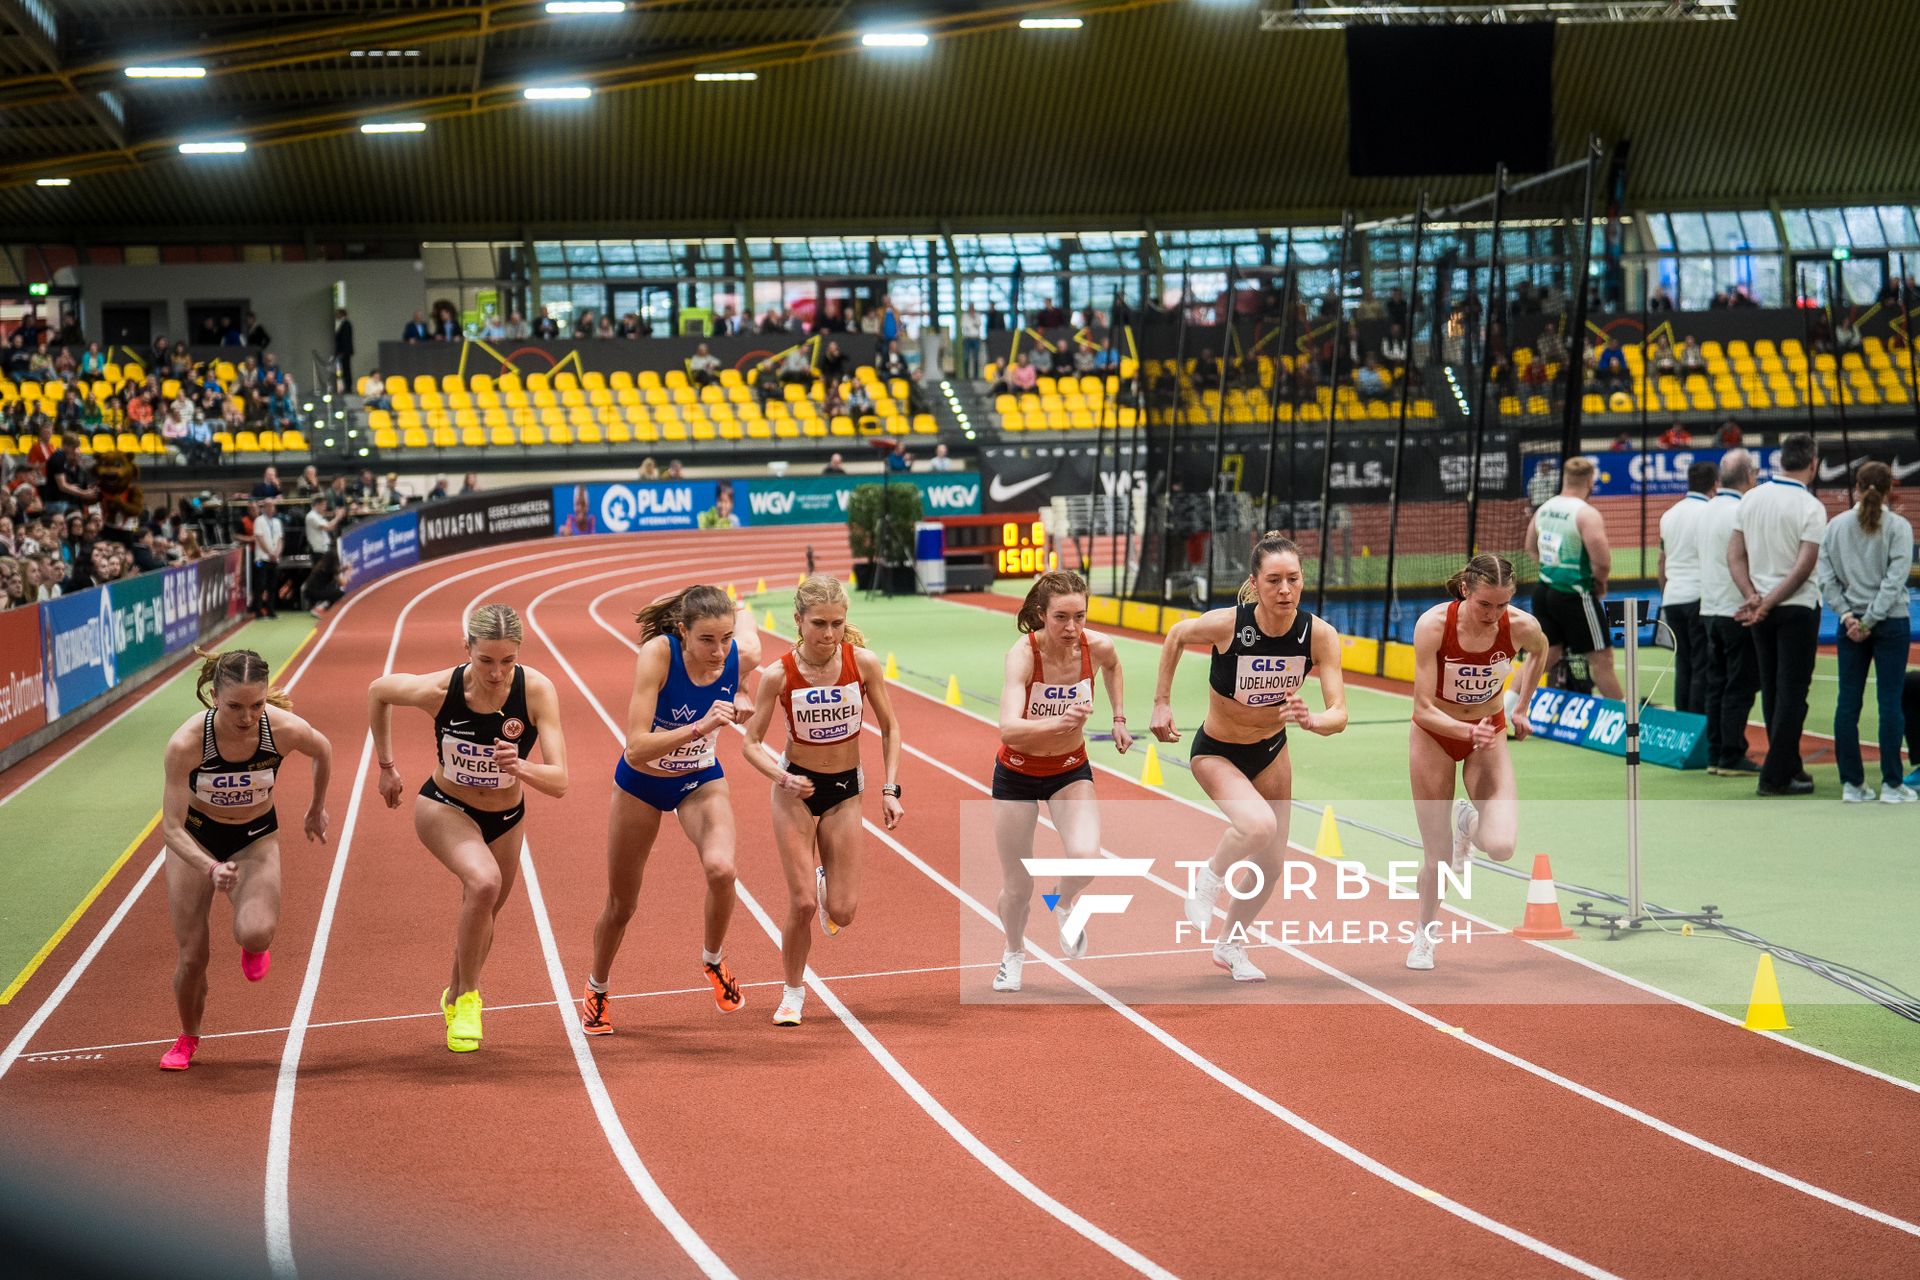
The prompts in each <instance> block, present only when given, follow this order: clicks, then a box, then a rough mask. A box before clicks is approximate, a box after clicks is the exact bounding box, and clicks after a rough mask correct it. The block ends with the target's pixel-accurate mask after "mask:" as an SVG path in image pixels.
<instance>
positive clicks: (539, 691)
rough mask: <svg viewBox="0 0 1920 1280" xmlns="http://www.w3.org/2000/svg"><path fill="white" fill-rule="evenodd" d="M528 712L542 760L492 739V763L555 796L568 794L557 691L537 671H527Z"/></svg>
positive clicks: (542, 792)
mask: <svg viewBox="0 0 1920 1280" xmlns="http://www.w3.org/2000/svg"><path fill="white" fill-rule="evenodd" d="M527 715H528V716H529V717H530V718H531V719H532V720H533V723H534V727H535V728H537V729H539V730H540V740H539V741H538V742H535V743H534V744H533V745H534V749H535V750H537V751H538V752H539V753H540V760H541V763H539V764H532V763H530V762H528V761H527V760H524V759H522V758H521V755H520V749H519V748H518V747H517V746H516V745H515V744H513V743H511V742H508V741H506V740H505V739H495V740H494V744H493V760H494V764H495V765H496V766H498V768H499V770H500V772H501V773H503V774H506V775H507V776H508V777H510V778H518V779H520V781H522V782H524V783H526V784H527V785H528V786H530V787H532V788H533V789H534V790H535V791H538V792H540V793H541V794H542V795H548V796H552V797H553V798H554V799H555V800H558V799H560V798H561V797H562V796H564V795H566V794H567V736H566V734H565V733H564V732H563V731H562V730H561V727H560V695H559V694H558V693H557V692H556V691H555V690H554V687H553V681H551V680H549V679H547V677H546V676H544V675H542V674H541V673H540V672H538V671H529V672H527Z"/></svg>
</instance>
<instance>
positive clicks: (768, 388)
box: [753, 360, 783, 411]
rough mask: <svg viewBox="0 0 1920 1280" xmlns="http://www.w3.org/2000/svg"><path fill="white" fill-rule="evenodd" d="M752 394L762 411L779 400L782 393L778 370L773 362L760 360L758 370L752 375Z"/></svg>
mask: <svg viewBox="0 0 1920 1280" xmlns="http://www.w3.org/2000/svg"><path fill="white" fill-rule="evenodd" d="M753 394H754V397H755V399H757V400H759V402H760V408H761V410H762V411H764V410H765V409H766V407H767V405H769V404H770V403H772V402H773V401H775V400H778V399H780V398H781V396H782V394H783V393H782V391H781V383H780V370H779V369H778V368H777V367H776V366H775V365H774V363H773V361H771V360H762V361H761V362H760V368H759V369H758V371H757V372H756V373H755V374H754V379H753Z"/></svg>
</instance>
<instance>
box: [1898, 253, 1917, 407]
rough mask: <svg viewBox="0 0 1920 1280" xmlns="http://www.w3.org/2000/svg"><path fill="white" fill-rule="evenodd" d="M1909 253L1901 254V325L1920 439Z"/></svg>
mask: <svg viewBox="0 0 1920 1280" xmlns="http://www.w3.org/2000/svg"><path fill="white" fill-rule="evenodd" d="M1907 292H1908V290H1907V255H1906V254H1904V253H1903V254H1901V255H1900V288H1899V294H1900V327H1901V329H1902V330H1904V331H1905V332H1906V335H1907V390H1908V392H1909V393H1910V394H1911V395H1912V396H1913V409H1914V413H1913V436H1914V439H1916V440H1920V356H1916V355H1915V354H1914V350H1913V339H1914V332H1913V314H1912V312H1911V310H1910V307H1911V305H1912V304H1911V303H1910V302H1909V301H1908V300H1907Z"/></svg>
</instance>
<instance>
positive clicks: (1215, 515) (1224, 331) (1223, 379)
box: [1195, 264, 1237, 603]
mask: <svg viewBox="0 0 1920 1280" xmlns="http://www.w3.org/2000/svg"><path fill="white" fill-rule="evenodd" d="M1236 266H1237V264H1229V265H1228V266H1227V290H1226V292H1225V293H1224V294H1222V295H1221V303H1220V312H1221V315H1220V354H1219V357H1218V358H1219V361H1220V377H1219V378H1218V380H1217V381H1216V382H1215V384H1214V388H1215V389H1214V394H1215V396H1216V397H1217V399H1216V400H1215V401H1214V405H1213V464H1212V470H1211V471H1209V472H1208V475H1207V601H1208V603H1212V601H1213V577H1214V574H1213V567H1214V564H1215V563H1216V562H1217V561H1218V559H1219V554H1218V551H1217V550H1216V548H1215V545H1214V544H1215V543H1216V542H1218V541H1219V535H1220V499H1221V497H1222V494H1221V491H1220V484H1221V481H1220V463H1221V460H1222V453H1223V451H1224V450H1225V448H1226V444H1227V436H1226V430H1227V348H1228V346H1229V345H1231V343H1232V342H1233V277H1234V273H1235V270H1236ZM1195 372H1196V373H1198V372H1199V371H1198V370H1195ZM1196 381H1197V379H1196Z"/></svg>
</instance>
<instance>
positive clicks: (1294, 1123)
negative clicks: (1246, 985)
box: [862, 818, 1612, 1278]
mask: <svg viewBox="0 0 1920 1280" xmlns="http://www.w3.org/2000/svg"><path fill="white" fill-rule="evenodd" d="M862 822H863V823H864V824H865V826H866V828H867V830H868V831H869V832H871V833H872V834H873V835H874V836H875V838H877V839H878V840H880V842H881V843H883V844H885V845H887V846H888V847H889V848H891V849H892V850H893V851H894V852H895V853H897V854H899V855H900V856H901V857H902V858H904V859H905V860H906V861H907V862H908V864H910V865H911V866H913V867H914V868H916V869H917V870H919V871H920V873H921V874H923V875H925V876H926V877H927V878H928V879H929V880H931V881H933V882H934V883H935V884H937V885H939V886H940V887H941V888H942V889H945V890H946V891H947V892H948V893H949V894H951V895H953V897H954V898H955V899H956V900H958V901H959V902H960V903H961V904H962V905H963V906H966V907H968V908H970V909H971V910H972V911H973V913H974V914H975V915H977V916H979V917H980V918H981V919H983V920H985V921H986V922H987V923H989V924H991V925H992V926H993V927H994V928H995V929H999V928H1001V925H1000V918H999V916H998V915H996V914H995V913H994V912H992V911H990V910H988V909H987V908H986V907H985V906H984V905H982V904H981V903H980V902H979V901H977V900H976V899H975V898H973V897H972V896H971V895H970V894H968V893H967V892H966V891H965V890H964V889H962V888H961V887H960V886H959V885H957V884H955V883H953V881H951V880H949V879H947V878H946V877H945V876H944V875H942V874H940V872H939V871H937V870H935V869H934V868H933V867H932V866H931V865H929V864H928V863H927V862H926V861H925V860H923V859H922V858H920V857H919V855H917V854H915V853H914V852H913V851H912V850H910V849H908V848H907V847H906V846H905V845H903V844H901V843H900V842H899V841H898V840H896V839H894V837H893V836H892V835H891V834H890V833H889V832H887V831H886V830H885V829H883V828H881V827H879V826H876V825H875V824H874V823H872V822H868V821H866V820H865V819H864V818H863V819H862ZM1026 945H1027V950H1028V951H1029V952H1030V953H1031V954H1033V955H1036V956H1038V957H1039V958H1040V959H1041V961H1042V962H1044V963H1045V964H1047V965H1048V966H1049V967H1050V968H1052V969H1053V970H1054V971H1055V972H1056V973H1058V974H1060V975H1061V976H1062V977H1064V978H1065V979H1066V980H1067V981H1069V982H1071V983H1073V984H1074V985H1075V986H1077V987H1079V988H1080V989H1081V990H1083V991H1085V992H1086V993H1087V994H1088V995H1091V996H1092V997H1094V999H1096V1000H1098V1001H1100V1003H1102V1004H1104V1005H1106V1006H1107V1007H1108V1008H1109V1009H1112V1010H1113V1011H1114V1012H1115V1013H1117V1014H1119V1015H1120V1016H1121V1017H1123V1018H1125V1019H1126V1020H1127V1021H1128V1022H1131V1023H1133V1025H1134V1026H1136V1027H1138V1028H1140V1030H1142V1031H1144V1032H1146V1033H1147V1034H1148V1035H1150V1036H1152V1037H1153V1038H1154V1039H1155V1040H1157V1041H1159V1042H1160V1044H1161V1045H1163V1046H1164V1047H1166V1048H1167V1049H1170V1050H1171V1051H1172V1052H1173V1053H1175V1054H1176V1055H1178V1056H1179V1057H1180V1058H1181V1059H1182V1060H1183V1061H1185V1062H1187V1063H1188V1064H1189V1065H1191V1066H1193V1067H1196V1068H1198V1069H1199V1070H1200V1071H1201V1072H1203V1073H1204V1074H1206V1075H1207V1076H1208V1077H1209V1078H1211V1079H1213V1080H1214V1081H1216V1082H1217V1083H1219V1084H1221V1085H1224V1086H1226V1087H1227V1088H1228V1089H1231V1090H1232V1091H1233V1092H1234V1093H1237V1094H1239V1095H1240V1096H1241V1097H1242V1098H1245V1099H1246V1100H1247V1101H1248V1102H1251V1103H1252V1104H1253V1105H1254V1106H1256V1107H1259V1108H1260V1109H1261V1110H1262V1111H1265V1112H1266V1113H1267V1114H1268V1115H1271V1116H1273V1117H1274V1118H1275V1119H1277V1120H1279V1121H1280V1122H1281V1123H1283V1124H1285V1125H1286V1126H1287V1127H1288V1128H1291V1129H1293V1130H1295V1131H1297V1132H1299V1133H1301V1134H1304V1135H1305V1136H1307V1137H1309V1138H1311V1139H1313V1141H1315V1142H1317V1143H1319V1144H1320V1145H1321V1146H1323V1147H1325V1148H1326V1149H1327V1150H1329V1151H1331V1152H1333V1153H1334V1154H1335V1155H1337V1156H1339V1157H1340V1158H1341V1159H1343V1160H1346V1161H1348V1162H1349V1163H1351V1164H1354V1165H1357V1166H1359V1167H1360V1168H1362V1169H1364V1170H1366V1171H1367V1172H1368V1173H1371V1174H1372V1175H1374V1176H1375V1177H1376V1178H1379V1179H1381V1180H1382V1181H1384V1182H1386V1183H1388V1184H1390V1185H1392V1186H1394V1187H1397V1188H1398V1189H1400V1190H1401V1191H1405V1192H1406V1193H1408V1194H1409V1195H1412V1196H1415V1197H1417V1198H1418V1199H1420V1200H1422V1201H1425V1202H1426V1203H1428V1204H1431V1205H1433V1206H1435V1207H1436V1208H1439V1209H1442V1210H1444V1211H1445V1212H1447V1213H1450V1214H1452V1215H1453V1216H1454V1217H1456V1218H1459V1219H1461V1220H1462V1221H1465V1222H1469V1223H1471V1224H1473V1225H1474V1226H1476V1227H1479V1228H1480V1229H1481V1230H1483V1231H1487V1232H1490V1233H1491V1234H1493V1235H1496V1236H1498V1237H1500V1238H1501V1239H1502V1240H1505V1241H1507V1242H1508V1243H1510V1244H1515V1245H1518V1246H1520V1247H1521V1248H1522V1249H1525V1250H1527V1251H1528V1252H1530V1253H1534V1254H1538V1255H1539V1256H1540V1257H1542V1258H1545V1259H1547V1260H1548V1261H1550V1262H1555V1263H1558V1264H1559V1265H1560V1266H1563V1267H1565V1268H1567V1269H1568V1270H1569V1271H1573V1272H1576V1273H1578V1274H1580V1275H1583V1276H1590V1277H1596V1278H1599V1277H1611V1276H1612V1273H1611V1272H1609V1271H1606V1270H1605V1269H1603V1268H1601V1267H1598V1266H1595V1265H1594V1264H1593V1263H1591V1262H1588V1261H1586V1260H1585V1259H1583V1258H1579V1257H1576V1256H1575V1255H1573V1254H1571V1253H1568V1252H1567V1251H1566V1250H1564V1249H1560V1248H1557V1247H1555V1246H1554V1245H1550V1244H1548V1243H1546V1242H1545V1241H1544V1240H1539V1239H1536V1238H1535V1237H1533V1236H1530V1235H1528V1234H1527V1233H1526V1232H1524V1231H1522V1230H1520V1229H1519V1228H1518V1227H1511V1226H1508V1225H1507V1224H1506V1223H1504V1222H1501V1221H1500V1220H1499V1219H1497V1218H1492V1217H1489V1216H1487V1215H1486V1214H1484V1213H1481V1212H1480V1211H1479V1210H1478V1209H1473V1208H1469V1207H1468V1206H1467V1205H1464V1204H1461V1203H1460V1202H1459V1201H1458V1200H1455V1199H1453V1198H1452V1197H1450V1196H1447V1195H1443V1194H1442V1193H1440V1192H1438V1191H1435V1190H1434V1189H1433V1188H1431V1187H1426V1186H1422V1185H1421V1184H1420V1183H1418V1182H1416V1181H1414V1180H1413V1179H1412V1178H1409V1177H1408V1176H1407V1175H1405V1174H1403V1173H1401V1172H1399V1171H1398V1170H1396V1169H1393V1168H1391V1167H1389V1166H1388V1165H1386V1164H1384V1163H1382V1162H1381V1161H1379V1160H1376V1159H1375V1158H1374V1157H1372V1156H1370V1155H1368V1154H1367V1153H1366V1152H1364V1151H1362V1150H1360V1149H1359V1148H1358V1147H1355V1146H1353V1145H1351V1144H1350V1143H1347V1142H1345V1141H1343V1140H1341V1139H1339V1138H1336V1137H1335V1136H1334V1135H1333V1134H1331V1133H1328V1132H1327V1131H1326V1130H1325V1129H1322V1128H1321V1127H1320V1126H1319V1125H1316V1124H1314V1123H1313V1122H1312V1121H1311V1120H1308V1119H1306V1118H1305V1117H1304V1116H1301V1115H1299V1114H1297V1113H1296V1112H1294V1111H1292V1110H1289V1109H1288V1108H1287V1107H1284V1106H1282V1105H1281V1104H1280V1103H1278V1102H1275V1101H1274V1100H1273V1099H1272V1098H1269V1097H1268V1096H1267V1095H1266V1094H1264V1093H1261V1092H1260V1091H1259V1090H1258V1089H1255V1088H1254V1087H1253V1086H1251V1085H1249V1084H1247V1083H1246V1082H1244V1081H1243V1080H1241V1079H1240V1078H1239V1077H1237V1076H1235V1075H1233V1074H1231V1073H1230V1072H1228V1071H1226V1070H1225V1069H1224V1068H1222V1067H1220V1066H1219V1065H1217V1064H1216V1063H1214V1062H1213V1061H1212V1060H1211V1059H1209V1058H1206V1057H1204V1056H1202V1055H1201V1054H1200V1053H1198V1052H1197V1051H1195V1050H1194V1049H1192V1048H1191V1047H1189V1046H1188V1045H1187V1044H1186V1043H1185V1042H1183V1041H1181V1040H1180V1039H1178V1038H1177V1037H1175V1036H1174V1035H1172V1034H1171V1033H1169V1032H1167V1031H1166V1030H1164V1029H1163V1028H1162V1027H1161V1026H1160V1025H1159V1024H1158V1023H1156V1022H1154V1021H1153V1020H1152V1019H1150V1018H1147V1017H1144V1016H1143V1015H1141V1014H1140V1013H1138V1012H1136V1011H1135V1010H1134V1009H1132V1008H1131V1007H1129V1006H1128V1005H1126V1004H1124V1003H1122V1002H1121V1001H1120V1000H1117V999H1115V998H1114V997H1113V996H1112V995H1110V994H1109V993H1108V992H1107V991H1106V990H1105V988H1103V987H1100V986H1098V985H1096V984H1095V983H1093V982H1092V981H1090V980H1088V979H1087V978H1085V977H1083V976H1081V975H1080V974H1078V973H1076V972H1074V970H1073V969H1072V968H1070V967H1068V966H1067V965H1064V964H1062V963H1060V961H1059V960H1057V959H1055V958H1054V957H1053V956H1051V955H1049V954H1048V953H1047V952H1046V951H1045V950H1044V949H1042V948H1041V947H1039V946H1036V945H1035V944H1034V941H1033V939H1031V938H1029V939H1027V944H1026Z"/></svg>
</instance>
